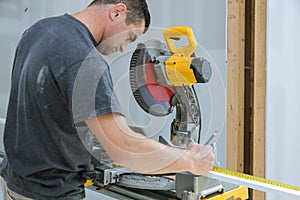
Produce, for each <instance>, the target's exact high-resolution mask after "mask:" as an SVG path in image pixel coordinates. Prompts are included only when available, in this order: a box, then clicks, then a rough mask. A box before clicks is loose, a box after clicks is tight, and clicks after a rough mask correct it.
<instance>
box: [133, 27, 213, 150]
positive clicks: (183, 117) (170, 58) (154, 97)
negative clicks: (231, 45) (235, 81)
mask: <svg viewBox="0 0 300 200" xmlns="http://www.w3.org/2000/svg"><path fill="white" fill-rule="evenodd" d="M163 35H164V38H165V41H166V43H164V42H162V41H159V40H150V41H147V42H146V43H140V44H138V46H137V48H136V50H135V51H134V53H133V55H132V58H131V62H130V84H131V89H132V92H133V95H134V97H135V99H136V101H137V103H138V104H139V106H140V107H141V108H142V109H143V110H144V111H145V112H147V113H149V114H151V115H154V116H166V115H168V114H170V113H172V111H173V109H174V108H176V118H175V119H174V121H173V122H172V125H171V137H170V138H163V137H162V136H160V138H159V140H160V142H163V143H165V144H168V145H170V146H175V147H179V148H186V147H187V146H188V144H189V143H190V142H191V141H194V142H199V139H200V131H199V130H200V119H201V116H200V106H199V103H198V99H197V96H196V93H195V91H194V88H193V85H194V84H195V83H207V82H208V81H209V79H210V77H211V74H212V69H211V66H210V63H209V62H208V61H207V60H205V59H204V58H200V57H196V56H195V50H196V48H197V41H196V39H195V36H194V34H193V31H192V29H191V28H190V27H185V26H176V27H171V28H168V29H165V30H164V31H163ZM181 39H182V41H183V39H186V40H187V42H188V44H187V45H186V46H181V47H177V46H176V43H175V42H176V41H179V40H181ZM184 42H186V41H184Z"/></svg>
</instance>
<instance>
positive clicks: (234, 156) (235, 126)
mask: <svg viewBox="0 0 300 200" xmlns="http://www.w3.org/2000/svg"><path fill="white" fill-rule="evenodd" d="M227 26H228V33H227V37H228V38H227V61H228V63H227V67H228V68H227V69H228V70H227V131H226V134H227V135H226V140H227V144H226V145H227V151H226V152H227V153H226V154H227V155H226V158H227V160H226V166H227V169H230V170H234V171H238V172H243V170H244V79H245V77H244V66H245V61H244V54H245V38H244V37H245V2H244V0H228V19H227Z"/></svg>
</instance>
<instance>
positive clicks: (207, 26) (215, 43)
mask: <svg viewBox="0 0 300 200" xmlns="http://www.w3.org/2000/svg"><path fill="white" fill-rule="evenodd" d="M90 1H91V0H84V1H81V0H76V1H74V0H67V1H59V0H55V1H53V0H52V1H45V0H42V1H35V0H2V1H0V41H1V44H2V45H1V47H0V56H1V63H0V65H1V67H0V70H1V73H0V82H1V84H0V117H5V113H6V107H7V102H8V93H9V87H10V73H11V67H12V61H13V55H14V51H15V47H16V45H17V42H18V40H19V39H20V35H21V34H22V32H23V31H24V30H25V28H27V27H28V26H30V25H31V24H33V23H34V22H35V21H36V20H38V19H40V18H43V17H47V16H53V15H58V14H63V13H65V12H68V13H70V12H74V11H77V10H80V9H81V8H83V7H84V6H85V5H87V4H88V3H89V2H90ZM148 4H149V7H150V12H151V15H152V23H151V27H152V29H151V31H149V32H148V33H147V34H146V35H144V36H143V37H142V38H140V39H139V40H138V41H142V42H143V41H145V40H149V39H151V38H154V39H160V40H163V37H162V34H161V30H163V29H165V28H168V27H171V26H178V25H180V26H190V27H192V28H193V30H194V33H195V36H196V37H197V40H198V43H199V48H198V49H197V55H198V56H202V57H205V58H206V59H208V60H209V61H210V62H211V64H212V67H213V70H214V71H213V77H212V79H211V81H210V83H209V84H207V85H200V86H197V87H196V88H197V93H198V95H199V100H200V104H201V112H202V137H205V136H206V133H208V134H212V133H213V132H214V131H218V132H220V133H221V136H220V137H221V139H220V140H219V142H218V154H219V158H220V160H221V164H222V165H223V166H224V165H225V163H226V162H225V159H226V158H225V156H226V153H225V124H226V123H225V120H226V119H225V109H226V106H225V105H226V102H225V101H226V98H225V88H226V60H225V58H226V52H225V49H226V48H225V46H226V41H225V39H226V24H225V23H226V1H225V0H222V1H220V0H209V1H208V0H189V1H188V3H187V2H186V1H182V0H163V1H158V0H148ZM135 45H136V44H133V45H131V46H130V47H129V49H130V48H131V49H132V50H133V49H134V48H135ZM131 53H132V51H131V52H130V51H129V53H127V54H123V55H120V54H116V55H113V56H112V57H111V58H108V60H110V61H111V65H112V74H113V78H114V80H115V81H116V86H117V87H119V89H118V92H119V94H120V96H121V98H122V100H123V101H124V102H125V106H126V107H129V108H130V109H131V110H130V113H132V112H133V114H128V122H129V123H131V124H132V125H140V126H143V127H144V128H145V129H146V130H148V131H147V134H148V135H149V136H153V137H154V138H155V136H157V133H158V132H159V133H160V134H161V133H165V134H169V123H170V122H171V120H172V117H173V116H172V115H171V116H169V118H153V117H152V118H149V117H148V116H146V115H145V114H144V113H143V112H142V111H141V110H140V109H139V108H138V107H137V105H136V103H135V102H134V100H133V99H132V96H131V95H130V94H131V91H130V89H129V84H128V79H126V78H128V77H126V75H128V74H127V72H128V66H129V60H130V57H131ZM115 66H116V67H115ZM120 77H123V79H121V80H122V81H123V82H122V81H120V80H119V78H120ZM120 83H121V84H120ZM126 84H127V85H126ZM128 99H130V102H129V104H130V105H129V106H128V105H127V101H128ZM128 113H129V111H128ZM166 120H167V121H166ZM164 122H166V125H165V124H164ZM167 122H168V123H167ZM153 123H154V125H153ZM155 123H156V124H155ZM157 123H158V124H160V125H159V126H157ZM163 125H164V126H163ZM162 127H163V128H162ZM2 128H3V126H2V125H0V133H2V130H1V129H2ZM155 128H156V129H155ZM203 139H204V138H203Z"/></svg>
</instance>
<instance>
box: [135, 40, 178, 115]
mask: <svg viewBox="0 0 300 200" xmlns="http://www.w3.org/2000/svg"><path fill="white" fill-rule="evenodd" d="M158 43H159V42H158V41H155V42H150V45H149V43H148V45H147V46H146V45H145V44H142V43H140V44H138V46H137V48H136V50H135V51H134V53H133V55H132V57H131V61H130V85H131V89H132V92H133V95H134V98H135V100H136V101H137V103H138V104H139V106H140V107H141V108H142V109H143V110H144V111H145V112H147V113H149V114H152V115H154V116H166V115H168V114H170V113H171V112H172V107H173V105H172V97H173V96H174V93H175V90H174V89H173V88H172V87H170V86H166V85H162V84H160V83H158V82H157V81H156V77H155V73H154V64H155V62H156V60H155V59H156V57H157V56H159V54H163V53H164V51H163V50H162V49H159V45H158ZM149 52H151V53H152V55H150V53H149Z"/></svg>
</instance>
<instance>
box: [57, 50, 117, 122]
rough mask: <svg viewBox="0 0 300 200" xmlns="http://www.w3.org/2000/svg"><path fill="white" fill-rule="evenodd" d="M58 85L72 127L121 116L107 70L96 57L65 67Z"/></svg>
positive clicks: (100, 58)
mask: <svg viewBox="0 0 300 200" xmlns="http://www.w3.org/2000/svg"><path fill="white" fill-rule="evenodd" d="M58 83H59V85H60V88H61V91H62V94H63V98H64V100H65V102H66V106H67V108H68V110H69V111H70V114H72V116H73V121H74V124H76V123H78V122H82V121H84V120H87V119H91V118H94V117H97V116H100V115H104V114H108V113H120V114H122V110H121V106H120V103H119V101H118V98H117V95H116V94H115V92H114V88H113V82H112V78H111V74H110V71H109V67H108V65H107V63H106V62H105V60H104V59H103V58H102V57H101V56H100V55H99V56H98V55H97V54H96V55H90V56H89V57H87V58H86V59H85V60H84V61H83V62H79V63H76V64H75V65H73V66H72V67H69V68H68V69H67V70H66V71H65V72H64V73H63V74H62V75H61V76H60V77H59V81H58Z"/></svg>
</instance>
